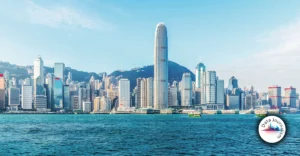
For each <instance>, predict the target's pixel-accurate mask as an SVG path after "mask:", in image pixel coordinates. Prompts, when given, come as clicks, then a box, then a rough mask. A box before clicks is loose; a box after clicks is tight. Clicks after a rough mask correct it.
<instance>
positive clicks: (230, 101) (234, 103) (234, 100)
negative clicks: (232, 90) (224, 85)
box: [226, 94, 240, 110]
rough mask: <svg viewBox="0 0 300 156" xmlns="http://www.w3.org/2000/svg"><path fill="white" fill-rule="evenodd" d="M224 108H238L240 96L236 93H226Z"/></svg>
mask: <svg viewBox="0 0 300 156" xmlns="http://www.w3.org/2000/svg"><path fill="white" fill-rule="evenodd" d="M226 96H227V97H226V108H227V109H235V110H239V109H240V96H237V95H228V94H227V95H226Z"/></svg>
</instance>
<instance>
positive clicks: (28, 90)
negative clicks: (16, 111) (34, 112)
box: [22, 85, 32, 109]
mask: <svg viewBox="0 0 300 156" xmlns="http://www.w3.org/2000/svg"><path fill="white" fill-rule="evenodd" d="M22 108H23V109H32V86H30V85H22Z"/></svg>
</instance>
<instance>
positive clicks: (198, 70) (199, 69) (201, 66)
mask: <svg viewBox="0 0 300 156" xmlns="http://www.w3.org/2000/svg"><path fill="white" fill-rule="evenodd" d="M205 71H206V67H205V65H204V64H203V63H201V62H200V63H198V64H197V66H196V72H195V76H196V88H201V79H202V75H203V73H204V72H205Z"/></svg>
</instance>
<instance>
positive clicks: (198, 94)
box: [195, 88, 201, 105]
mask: <svg viewBox="0 0 300 156" xmlns="http://www.w3.org/2000/svg"><path fill="white" fill-rule="evenodd" d="M199 104H201V89H200V88H196V89H195V105H199Z"/></svg>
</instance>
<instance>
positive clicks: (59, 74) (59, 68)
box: [54, 63, 65, 83]
mask: <svg viewBox="0 0 300 156" xmlns="http://www.w3.org/2000/svg"><path fill="white" fill-rule="evenodd" d="M64 70H65V64H64V63H54V76H55V77H56V78H60V80H61V81H62V82H63V83H64V82H65V79H64Z"/></svg>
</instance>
